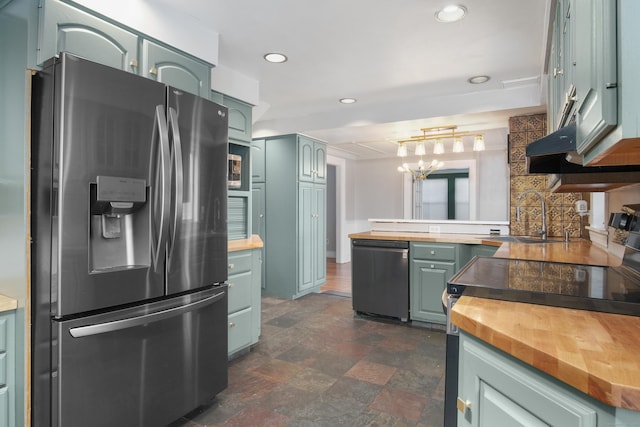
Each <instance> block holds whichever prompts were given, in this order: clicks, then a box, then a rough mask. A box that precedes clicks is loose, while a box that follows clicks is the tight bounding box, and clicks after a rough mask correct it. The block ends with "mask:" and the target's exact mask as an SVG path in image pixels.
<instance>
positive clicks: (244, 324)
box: [227, 307, 251, 354]
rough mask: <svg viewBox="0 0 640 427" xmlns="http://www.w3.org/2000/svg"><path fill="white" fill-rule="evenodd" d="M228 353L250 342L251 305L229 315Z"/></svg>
mask: <svg viewBox="0 0 640 427" xmlns="http://www.w3.org/2000/svg"><path fill="white" fill-rule="evenodd" d="M227 325H228V327H229V337H228V344H229V348H228V353H229V354H231V353H234V352H235V351H237V350H240V349H241V348H244V347H246V346H248V345H250V344H251V307H249V308H247V309H245V310H242V311H239V312H237V313H234V314H232V315H230V316H229V320H228V322H227Z"/></svg>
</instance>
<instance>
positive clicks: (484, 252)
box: [471, 245, 499, 258]
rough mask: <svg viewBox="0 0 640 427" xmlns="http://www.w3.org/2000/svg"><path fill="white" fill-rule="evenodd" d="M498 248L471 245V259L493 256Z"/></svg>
mask: <svg viewBox="0 0 640 427" xmlns="http://www.w3.org/2000/svg"><path fill="white" fill-rule="evenodd" d="M498 248H499V246H491V245H472V247H471V257H472V258H473V257H474V256H493V255H494V254H495V253H496V251H497V250H498Z"/></svg>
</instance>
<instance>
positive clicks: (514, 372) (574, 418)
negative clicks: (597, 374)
mask: <svg viewBox="0 0 640 427" xmlns="http://www.w3.org/2000/svg"><path fill="white" fill-rule="evenodd" d="M458 366H459V380H458V411H459V412H458V426H459V427H464V426H474V427H494V426H562V427H573V426H575V427H597V426H599V427H605V426H606V427H608V426H614V425H615V426H616V427H631V426H637V425H640V412H634V411H628V410H624V409H619V408H613V407H611V406H608V405H605V404H603V403H602V402H599V401H597V400H595V399H593V398H591V397H590V396H587V395H586V394H584V393H582V392H580V391H578V390H576V389H574V388H572V387H570V386H568V385H566V384H564V383H562V382H561V381H558V380H557V379H555V378H553V377H551V376H549V375H547V374H545V373H543V372H541V371H539V370H537V369H535V368H533V367H531V366H530V365H527V364H525V363H523V362H521V361H520V360H517V359H516V358H514V357H512V356H510V355H508V354H506V353H504V352H502V351H501V350H498V349H497V348H495V347H493V346H491V345H489V344H487V343H485V342H483V341H481V340H478V339H477V338H475V337H473V336H471V335H468V334H466V333H464V332H461V333H460V358H459V365H458ZM461 408H462V409H461Z"/></svg>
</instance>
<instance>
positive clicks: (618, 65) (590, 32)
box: [548, 0, 640, 166]
mask: <svg viewBox="0 0 640 427" xmlns="http://www.w3.org/2000/svg"><path fill="white" fill-rule="evenodd" d="M554 16H555V18H554V23H553V25H552V27H551V28H552V36H551V44H550V51H549V65H548V74H549V85H548V86H549V89H548V90H549V106H548V115H549V129H548V130H549V131H554V130H556V129H558V128H560V127H563V126H566V125H567V124H569V123H570V122H571V121H572V120H573V119H575V123H576V133H577V135H576V150H577V151H578V153H579V154H582V155H583V156H584V161H583V163H584V164H585V165H589V166H607V165H640V150H638V147H640V103H638V93H640V80H639V79H638V78H637V72H638V68H640V50H639V49H638V47H637V40H638V38H639V37H640V26H638V16H640V2H638V1H637V0H616V1H612V0H558V1H557V9H556V14H555V15H554Z"/></svg>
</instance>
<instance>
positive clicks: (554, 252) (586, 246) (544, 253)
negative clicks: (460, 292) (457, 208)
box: [349, 231, 621, 267]
mask: <svg viewBox="0 0 640 427" xmlns="http://www.w3.org/2000/svg"><path fill="white" fill-rule="evenodd" d="M494 237H496V236H492V235H488V234H487V235H482V234H453V233H451V234H448V233H420V232H403V231H363V232H360V233H352V234H349V238H351V239H373V240H406V241H410V242H434V243H463V244H468V245H492V246H499V248H498V251H497V252H496V253H495V255H494V256H496V257H500V258H518V259H529V260H534V261H554V262H567V263H571V264H591V265H602V266H611V267H617V266H619V265H620V261H621V260H620V258H618V257H616V256H614V255H611V254H609V253H608V252H607V251H605V250H603V249H601V248H599V247H597V246H595V245H592V244H591V242H589V241H588V240H585V239H571V240H569V241H568V242H558V243H540V244H538V243H517V242H502V241H498V240H491V239H492V238H494Z"/></svg>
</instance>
